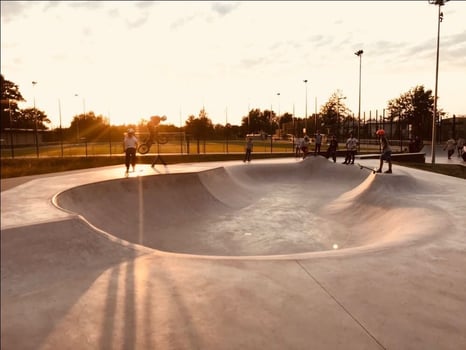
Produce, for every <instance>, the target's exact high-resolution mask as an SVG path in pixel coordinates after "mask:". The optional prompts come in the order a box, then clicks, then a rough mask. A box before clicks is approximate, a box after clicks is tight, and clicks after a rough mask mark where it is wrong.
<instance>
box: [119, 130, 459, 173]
mask: <svg viewBox="0 0 466 350" xmlns="http://www.w3.org/2000/svg"><path fill="white" fill-rule="evenodd" d="M376 135H377V136H378V137H379V140H380V146H381V150H382V152H381V155H380V165H379V168H378V169H377V172H379V173H380V172H382V168H383V164H384V162H385V161H386V162H387V163H388V170H387V171H385V173H391V172H392V161H391V154H392V149H391V147H390V143H389V141H388V139H387V137H386V135H385V131H384V130H382V129H380V130H377V132H376ZM309 143H310V139H309V136H307V135H305V136H304V137H303V139H302V140H301V142H300V144H299V150H300V151H301V152H302V153H303V159H304V158H306V156H307V155H308V154H309ZM321 145H322V135H321V134H320V132H319V131H317V132H316V134H315V149H314V155H316V156H317V155H319V154H320V150H321ZM358 146H359V140H358V139H357V138H356V137H354V136H353V133H350V134H349V137H348V139H347V140H346V156H345V161H344V162H343V164H354V159H355V156H356V153H357V149H358ZM455 146H457V147H458V156H460V154H461V155H462V156H463V158H465V157H466V149H465V150H464V151H463V148H466V145H465V141H464V139H462V138H460V139H458V142H456V141H455V140H454V139H449V140H448V141H447V144H446V145H445V148H444V149H447V148H448V159H450V157H451V156H452V155H453V153H454V149H455ZM137 148H138V139H137V137H136V136H135V133H134V130H133V129H129V130H128V132H127V133H126V134H125V137H124V140H123V149H124V152H125V167H126V172H125V175H126V176H128V172H129V167H130V165H131V166H132V169H133V171H134V170H135V166H136V150H137ZM252 150H253V141H252V138H251V137H247V138H246V145H245V155H244V160H243V161H244V162H250V161H251V154H252ZM337 150H338V140H337V138H336V137H335V135H332V136H331V138H330V141H329V146H328V148H327V152H326V154H325V157H326V158H327V159H329V158H332V160H333V162H334V163H335V162H336V155H337ZM296 152H298V146H297V147H296ZM297 154H298V153H297ZM465 161H466V159H465Z"/></svg>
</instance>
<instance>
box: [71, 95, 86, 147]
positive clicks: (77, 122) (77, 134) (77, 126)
mask: <svg viewBox="0 0 466 350" xmlns="http://www.w3.org/2000/svg"><path fill="white" fill-rule="evenodd" d="M74 96H75V97H78V96H79V95H78V94H74ZM83 118H86V100H85V99H84V97H83ZM76 138H77V139H78V140H77V141H78V142H79V116H78V118H77V119H76Z"/></svg>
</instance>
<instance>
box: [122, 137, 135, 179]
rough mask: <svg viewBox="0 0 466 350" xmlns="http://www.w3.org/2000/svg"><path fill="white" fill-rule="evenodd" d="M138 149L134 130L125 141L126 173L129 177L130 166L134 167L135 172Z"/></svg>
mask: <svg viewBox="0 0 466 350" xmlns="http://www.w3.org/2000/svg"><path fill="white" fill-rule="evenodd" d="M137 148H138V139H137V138H136V136H135V135H134V130H133V129H129V130H128V132H127V133H126V135H125V138H124V140H123V150H124V152H125V166H126V172H125V174H126V175H128V172H129V165H130V164H131V166H132V167H133V172H134V169H135V167H136V150H137Z"/></svg>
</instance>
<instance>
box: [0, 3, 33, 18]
mask: <svg viewBox="0 0 466 350" xmlns="http://www.w3.org/2000/svg"><path fill="white" fill-rule="evenodd" d="M27 7H28V4H26V3H25V2H19V1H2V2H1V10H2V21H4V22H5V23H8V22H11V21H13V20H14V19H15V18H17V17H19V16H21V15H22V14H24V13H25V12H26V11H25V9H27Z"/></svg>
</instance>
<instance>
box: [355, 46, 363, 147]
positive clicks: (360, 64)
mask: <svg viewBox="0 0 466 350" xmlns="http://www.w3.org/2000/svg"><path fill="white" fill-rule="evenodd" d="M363 53H364V51H363V50H358V51H356V52H355V53H354V54H355V55H356V56H358V57H359V105H358V140H359V138H360V136H359V125H360V123H361V66H362V54H363ZM358 147H359V145H358Z"/></svg>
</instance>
